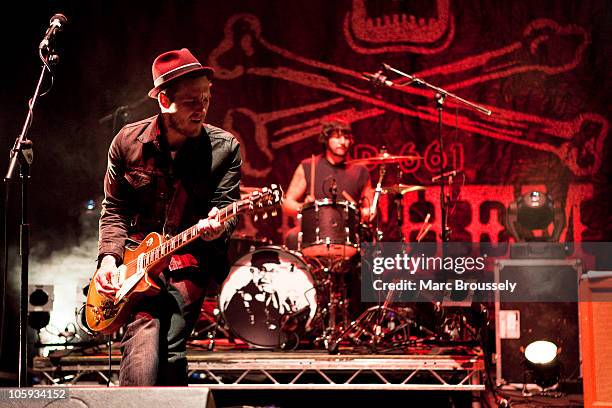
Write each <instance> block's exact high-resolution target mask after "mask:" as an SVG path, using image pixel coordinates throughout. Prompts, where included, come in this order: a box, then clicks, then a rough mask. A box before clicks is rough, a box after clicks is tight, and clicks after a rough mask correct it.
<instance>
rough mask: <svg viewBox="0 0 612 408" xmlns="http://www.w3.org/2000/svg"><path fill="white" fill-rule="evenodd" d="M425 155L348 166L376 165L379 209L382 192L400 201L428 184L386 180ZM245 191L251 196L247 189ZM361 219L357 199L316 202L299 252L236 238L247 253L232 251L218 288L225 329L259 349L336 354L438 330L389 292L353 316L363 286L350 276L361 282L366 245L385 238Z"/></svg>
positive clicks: (304, 218)
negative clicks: (395, 167)
mask: <svg viewBox="0 0 612 408" xmlns="http://www.w3.org/2000/svg"><path fill="white" fill-rule="evenodd" d="M420 159H421V157H420V156H394V155H389V154H388V153H386V152H383V153H381V154H380V155H377V156H374V157H369V158H363V159H356V160H351V161H349V162H348V163H351V164H352V163H354V164H363V165H376V166H378V168H379V171H380V174H379V180H378V183H377V186H376V190H375V195H374V199H373V204H372V208H376V206H377V205H378V200H379V198H380V195H381V194H390V195H392V196H393V197H395V198H396V199H397V198H398V197H399V199H400V200H399V201H400V202H398V205H401V197H402V195H403V194H407V193H411V192H416V191H422V190H424V189H425V187H423V186H418V185H406V184H396V185H390V186H383V185H382V181H383V178H384V176H385V167H386V166H388V165H390V164H400V163H403V162H409V161H413V160H420ZM243 190H244V192H245V193H246V192H248V190H249V188H248V187H244V188H243ZM360 218H361V217H360V210H359V208H358V207H357V205H356V203H354V202H351V201H349V200H330V199H323V200H316V201H314V202H310V203H307V204H305V205H304V206H303V207H302V209H301V211H300V212H299V215H298V219H299V221H300V224H301V232H300V233H299V235H298V248H297V251H296V250H289V249H287V248H286V247H284V246H275V245H270V243H269V242H266V241H265V240H256V239H253V238H251V239H248V238H246V237H237V242H234V244H233V245H234V252H233V254H234V255H235V254H236V249H235V247H236V245H239V246H240V247H241V248H242V249H240V250H238V252H242V253H243V255H242V256H239V257H238V256H234V262H233V265H232V267H231V270H230V273H229V275H228V277H227V279H226V280H225V282H224V283H223V285H222V286H221V290H220V293H219V302H218V307H219V312H220V313H219V315H220V316H221V317H222V318H223V321H224V324H225V327H226V328H227V329H229V331H230V332H231V333H232V334H233V336H235V337H237V338H240V339H242V340H243V341H245V342H246V343H247V344H249V345H250V346H252V347H254V348H265V349H284V350H290V349H295V348H297V347H299V346H300V345H303V344H310V345H314V346H315V347H324V348H326V349H327V350H328V351H329V352H330V353H336V352H338V350H339V345H340V344H341V343H347V342H348V343H352V345H353V346H363V347H366V348H367V349H368V350H369V351H371V352H374V351H379V350H381V349H384V348H389V347H396V346H397V345H398V344H403V345H407V344H408V343H409V342H410V341H411V340H410V339H411V338H412V339H414V334H415V332H417V331H418V332H420V334H424V335H427V336H431V335H434V332H433V331H431V330H429V329H427V328H426V327H423V326H421V325H419V324H417V323H416V322H415V321H414V320H413V317H414V316H413V314H412V313H411V310H410V309H407V308H397V307H393V306H392V305H391V301H392V299H391V297H390V296H389V297H388V298H387V299H385V301H384V303H383V304H381V305H377V306H373V307H370V308H369V309H367V310H365V311H364V312H362V313H361V314H360V315H359V316H358V317H357V318H356V319H354V320H351V318H350V315H351V310H354V309H355V308H354V306H357V305H353V304H351V298H358V296H359V293H358V292H357V293H354V292H355V291H357V288H358V285H350V284H349V283H347V281H351V280H352V283H355V282H358V278H357V276H358V275H359V274H358V273H357V271H358V270H359V266H360V256H359V253H360V243H361V242H364V241H372V242H378V241H382V238H383V236H382V233H381V232H380V230H379V229H378V226H377V225H371V224H363V223H360ZM230 245H232V244H230ZM247 247H248V248H247ZM353 288H354V289H353ZM350 289H353V293H349V292H351V290H350ZM349 294H350V296H349ZM357 313H358V312H355V314H357ZM411 335H412V337H411ZM412 341H414V340H412Z"/></svg>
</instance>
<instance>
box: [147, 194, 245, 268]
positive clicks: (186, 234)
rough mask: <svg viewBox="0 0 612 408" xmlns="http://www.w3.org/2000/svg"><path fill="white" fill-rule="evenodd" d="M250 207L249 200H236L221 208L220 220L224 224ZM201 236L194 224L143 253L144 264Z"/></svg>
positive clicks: (157, 259) (172, 251)
mask: <svg viewBox="0 0 612 408" xmlns="http://www.w3.org/2000/svg"><path fill="white" fill-rule="evenodd" d="M249 207H250V201H249V200H240V201H236V202H234V203H232V204H230V205H228V206H226V207H223V208H222V209H221V210H219V222H220V223H221V224H223V223H224V222H226V221H228V220H229V219H231V218H233V217H235V216H236V215H238V214H239V213H241V212H244V211H246V210H248V209H249ZM199 236H200V234H199V233H198V226H197V224H196V225H192V226H191V227H189V228H187V229H186V230H185V231H183V232H181V233H179V234H177V235H175V236H173V237H172V238H170V239H169V240H167V241H165V242H163V243H162V244H161V245H159V246H157V247H155V248H154V249H152V250H150V251H149V252H145V253H144V255H143V260H142V262H143V265H142V266H144V267H147V266H149V265H151V264H152V263H154V262H157V261H159V260H160V259H162V258H164V257H166V256H168V255H171V254H172V253H174V252H175V251H177V250H178V249H180V248H182V247H184V246H185V245H187V244H189V243H190V242H192V241H194V240H195V239H197V238H198V237H199Z"/></svg>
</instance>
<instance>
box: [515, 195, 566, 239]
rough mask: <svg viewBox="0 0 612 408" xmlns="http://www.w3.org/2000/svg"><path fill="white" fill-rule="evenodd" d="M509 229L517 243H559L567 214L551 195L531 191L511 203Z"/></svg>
mask: <svg viewBox="0 0 612 408" xmlns="http://www.w3.org/2000/svg"><path fill="white" fill-rule="evenodd" d="M551 223H552V224H553V231H552V233H551V234H549V231H548V230H549V227H550V225H551ZM507 227H508V231H509V232H510V233H511V234H512V236H513V237H514V239H515V241H517V242H533V241H543V242H558V241H559V237H560V236H561V232H562V231H563V229H564V228H565V213H564V211H563V208H561V206H559V205H555V203H554V202H553V200H552V198H551V196H550V195H549V194H546V193H543V192H540V191H531V192H529V193H527V194H525V195H523V196H520V197H519V198H518V199H516V201H513V202H512V203H510V206H509V207H508V215H507Z"/></svg>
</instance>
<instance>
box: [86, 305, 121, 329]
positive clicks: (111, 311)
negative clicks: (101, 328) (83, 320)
mask: <svg viewBox="0 0 612 408" xmlns="http://www.w3.org/2000/svg"><path fill="white" fill-rule="evenodd" d="M88 306H90V307H91V308H92V309H93V315H94V320H95V321H96V324H100V322H102V321H103V320H109V319H113V318H114V317H115V316H117V313H118V312H119V307H118V305H115V302H113V301H112V300H110V299H104V300H103V301H102V302H101V303H100V306H94V305H88Z"/></svg>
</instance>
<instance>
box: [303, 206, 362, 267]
mask: <svg viewBox="0 0 612 408" xmlns="http://www.w3.org/2000/svg"><path fill="white" fill-rule="evenodd" d="M298 218H299V219H300V221H301V228H302V231H301V232H300V234H299V235H298V250H300V251H302V253H303V254H304V255H306V256H311V257H331V258H343V259H348V258H351V257H352V256H353V255H355V254H357V252H358V251H359V228H358V227H359V211H358V210H357V208H356V207H355V205H353V204H352V203H350V202H348V201H336V202H333V201H331V200H329V199H324V200H317V201H314V202H312V203H308V204H306V205H304V207H303V208H302V210H301V211H300V213H299V215H298Z"/></svg>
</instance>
